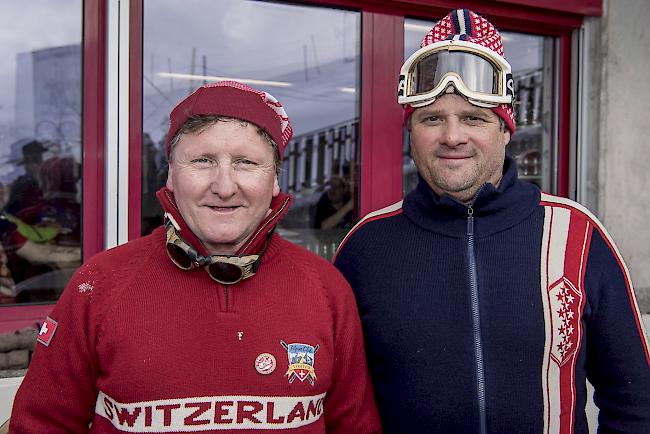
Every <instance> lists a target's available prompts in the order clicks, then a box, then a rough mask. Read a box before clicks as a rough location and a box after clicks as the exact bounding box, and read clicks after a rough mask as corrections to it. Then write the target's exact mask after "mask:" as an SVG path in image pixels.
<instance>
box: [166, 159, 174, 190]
mask: <svg viewBox="0 0 650 434" xmlns="http://www.w3.org/2000/svg"><path fill="white" fill-rule="evenodd" d="M173 170H174V169H173V168H172V165H171V164H170V165H169V169H168V170H167V183H166V184H165V186H166V187H167V189H168V190H169V191H171V192H173V191H174V182H173V181H172V171H173Z"/></svg>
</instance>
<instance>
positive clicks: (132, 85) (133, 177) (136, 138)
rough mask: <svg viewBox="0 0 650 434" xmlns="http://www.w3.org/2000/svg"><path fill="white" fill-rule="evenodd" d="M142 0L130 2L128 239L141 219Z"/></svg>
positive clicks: (137, 234) (137, 232) (132, 235)
mask: <svg viewBox="0 0 650 434" xmlns="http://www.w3.org/2000/svg"><path fill="white" fill-rule="evenodd" d="M142 2H143V0H131V1H130V2H129V4H130V7H131V10H130V13H129V17H130V19H129V35H130V36H129V39H130V40H129V51H130V55H129V219H128V225H129V228H128V234H129V240H132V239H134V238H138V237H139V236H140V226H141V221H142V30H143V29H142V23H143V19H144V17H143V15H142Z"/></svg>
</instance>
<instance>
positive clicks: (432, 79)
mask: <svg viewBox="0 0 650 434" xmlns="http://www.w3.org/2000/svg"><path fill="white" fill-rule="evenodd" d="M450 73H451V74H454V75H456V76H458V77H459V78H460V79H461V80H462V82H463V84H464V85H465V86H466V87H467V88H468V89H469V90H470V91H472V92H478V93H482V94H488V95H495V94H497V93H498V92H499V85H498V83H499V73H498V71H497V70H496V69H495V67H494V65H493V64H492V63H491V62H490V61H488V60H487V59H484V58H483V57H481V56H478V55H476V54H473V53H468V52H463V51H447V50H444V51H438V52H434V53H431V54H429V55H427V56H425V57H423V58H421V59H420V60H419V61H418V62H416V64H415V65H414V68H413V73H412V78H413V82H412V86H411V89H410V92H409V95H408V96H412V95H419V94H424V93H427V92H430V91H432V90H433V89H435V88H436V86H438V85H439V84H440V83H441V82H442V81H443V80H444V78H445V77H446V76H447V75H448V74H450Z"/></svg>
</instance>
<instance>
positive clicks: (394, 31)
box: [129, 0, 602, 239]
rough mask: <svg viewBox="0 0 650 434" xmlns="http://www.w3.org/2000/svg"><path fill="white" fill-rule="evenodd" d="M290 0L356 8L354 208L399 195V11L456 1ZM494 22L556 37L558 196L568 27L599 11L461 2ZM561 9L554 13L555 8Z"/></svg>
mask: <svg viewBox="0 0 650 434" xmlns="http://www.w3.org/2000/svg"><path fill="white" fill-rule="evenodd" d="M298 3H304V4H310V5H324V6H332V7H342V8H350V9H356V10H361V12H362V30H361V31H362V42H361V44H362V53H361V58H362V63H361V70H362V74H361V127H360V128H361V182H360V185H361V189H360V190H361V192H360V210H359V211H360V214H361V215H365V214H366V213H368V212H370V211H372V210H375V209H378V208H381V207H383V206H386V205H389V204H391V203H394V202H396V201H398V200H399V199H400V198H401V196H402V157H401V146H402V126H401V109H400V108H399V106H398V105H397V104H396V102H395V89H397V76H398V72H399V68H400V66H401V64H402V60H403V54H404V53H403V40H404V34H403V24H404V17H405V16H413V17H418V18H424V19H426V18H429V19H436V18H440V17H441V16H443V15H444V14H446V13H447V12H448V11H449V10H450V9H454V8H456V7H458V2H457V1H456V0H401V1H387V0H363V1H353V0H317V1H314V0H303V1H298ZM464 6H465V7H470V8H472V9H473V10H475V11H476V12H478V13H481V14H482V15H484V16H486V17H487V18H488V19H489V20H490V21H492V22H493V23H494V24H495V25H496V26H497V27H499V28H502V29H505V30H509V31H515V32H526V33H533V34H540V35H548V36H553V37H558V38H559V39H560V59H561V62H560V74H559V76H560V83H559V89H560V96H559V97H560V101H559V114H558V115H559V123H560V134H559V138H558V140H559V143H558V156H557V157H558V166H559V171H558V194H560V195H562V196H566V195H567V194H568V185H569V146H570V133H569V128H568V127H565V126H567V125H568V124H569V121H570V101H571V93H570V92H571V69H570V63H571V62H570V59H571V32H572V31H573V30H575V29H577V28H579V27H580V25H581V24H582V19H583V16H584V15H599V14H601V13H602V2H601V1H600V0H571V1H569V0H563V1H558V0H535V1H532V0H467V1H466V4H465V5H464ZM558 12H561V13H558ZM131 13H132V16H131V23H130V26H131V27H130V32H131V35H132V36H131V50H132V51H131V62H132V63H131V68H130V69H131V76H130V83H131V88H130V98H131V100H130V104H129V106H130V109H131V113H130V118H131V119H130V122H129V125H130V133H129V137H130V154H131V160H130V166H129V167H130V170H129V239H132V238H137V237H138V236H140V226H141V199H142V197H141V196H142V192H141V183H142V181H141V173H142V167H141V164H142V155H141V150H142V143H141V140H142V138H141V136H142V0H138V1H135V0H134V1H131Z"/></svg>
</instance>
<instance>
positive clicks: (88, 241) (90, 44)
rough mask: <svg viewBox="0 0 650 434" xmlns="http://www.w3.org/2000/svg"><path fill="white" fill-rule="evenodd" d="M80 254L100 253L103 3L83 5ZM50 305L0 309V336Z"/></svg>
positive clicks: (34, 319)
mask: <svg viewBox="0 0 650 434" xmlns="http://www.w3.org/2000/svg"><path fill="white" fill-rule="evenodd" d="M82 16H83V30H82V35H83V42H82V43H83V52H82V56H83V75H82V76H83V84H82V86H83V108H82V121H83V127H82V128H83V132H82V137H83V141H82V146H83V153H82V160H83V162H82V164H83V172H82V176H83V178H82V179H83V181H82V198H83V204H82V234H83V236H82V240H83V246H82V253H83V260H84V261H86V260H88V258H90V257H91V256H92V255H94V254H95V253H98V252H101V251H102V250H104V236H105V234H104V231H105V226H104V217H105V210H104V208H105V206H104V203H105V200H104V199H105V176H104V175H105V170H104V164H105V153H104V152H105V142H106V121H105V115H106V110H105V107H106V0H93V1H84V2H83V12H82ZM53 307H54V304H38V305H27V306H21V305H16V306H0V312H1V313H2V316H1V319H0V333H6V332H13V331H14V330H18V329H20V328H22V327H28V326H31V325H33V324H35V323H38V322H42V321H43V319H44V318H45V317H46V316H47V315H49V313H50V312H51V311H52V308H53Z"/></svg>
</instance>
